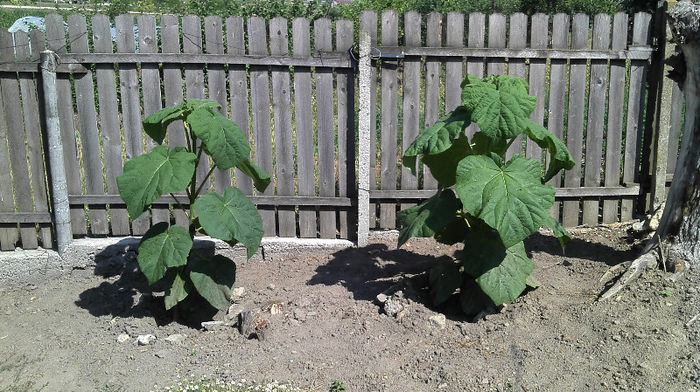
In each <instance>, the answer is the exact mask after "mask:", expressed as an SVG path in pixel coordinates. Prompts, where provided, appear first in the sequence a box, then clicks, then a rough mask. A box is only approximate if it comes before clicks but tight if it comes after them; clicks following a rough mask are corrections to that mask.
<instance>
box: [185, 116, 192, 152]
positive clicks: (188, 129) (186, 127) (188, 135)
mask: <svg viewBox="0 0 700 392" xmlns="http://www.w3.org/2000/svg"><path fill="white" fill-rule="evenodd" d="M183 125H184V126H185V131H187V135H186V137H185V140H186V141H187V150H189V151H193V149H192V142H191V140H192V139H193V137H192V136H193V135H192V131H191V130H190V124H188V123H187V121H183Z"/></svg>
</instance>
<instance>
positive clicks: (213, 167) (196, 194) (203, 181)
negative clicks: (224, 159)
mask: <svg viewBox="0 0 700 392" xmlns="http://www.w3.org/2000/svg"><path fill="white" fill-rule="evenodd" d="M214 169H216V166H212V167H211V169H209V172H208V173H207V175H206V176H204V179H203V180H202V183H201V184H199V188H197V192H195V193H194V197H193V199H196V198H197V196H199V193H200V192H201V191H202V188H204V184H206V182H207V180H208V179H209V177H211V174H212V173H214Z"/></svg>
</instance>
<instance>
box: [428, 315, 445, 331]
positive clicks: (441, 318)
mask: <svg viewBox="0 0 700 392" xmlns="http://www.w3.org/2000/svg"><path fill="white" fill-rule="evenodd" d="M429 320H430V323H431V324H433V325H434V326H436V327H439V328H440V329H442V328H445V325H446V323H447V319H445V315H444V314H436V315H433V316H430V319H429Z"/></svg>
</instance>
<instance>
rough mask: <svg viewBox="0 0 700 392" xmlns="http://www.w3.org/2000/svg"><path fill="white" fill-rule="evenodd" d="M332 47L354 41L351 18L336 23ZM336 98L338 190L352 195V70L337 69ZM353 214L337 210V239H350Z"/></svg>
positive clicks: (342, 48)
mask: <svg viewBox="0 0 700 392" xmlns="http://www.w3.org/2000/svg"><path fill="white" fill-rule="evenodd" d="M335 33H336V35H335V50H336V51H337V52H342V53H345V52H347V51H348V49H351V48H352V46H353V44H354V36H355V34H354V33H355V31H354V27H353V23H352V21H351V20H345V19H343V20H339V21H337V22H335ZM336 85H337V99H338V193H339V196H341V197H353V196H354V194H355V192H354V186H355V184H356V179H355V75H354V72H353V70H351V69H338V70H336ZM352 216H353V215H349V214H348V210H347V209H341V210H340V211H339V212H338V224H339V227H340V238H345V239H349V238H351V230H352V227H353V221H354V218H352Z"/></svg>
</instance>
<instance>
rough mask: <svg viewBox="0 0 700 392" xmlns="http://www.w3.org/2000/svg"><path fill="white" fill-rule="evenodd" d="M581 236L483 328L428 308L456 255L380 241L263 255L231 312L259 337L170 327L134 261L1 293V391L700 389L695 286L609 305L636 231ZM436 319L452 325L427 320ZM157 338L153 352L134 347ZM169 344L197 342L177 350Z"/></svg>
mask: <svg viewBox="0 0 700 392" xmlns="http://www.w3.org/2000/svg"><path fill="white" fill-rule="evenodd" d="M572 234H573V237H574V240H573V241H572V242H571V243H569V245H568V246H567V249H566V255H563V254H562V251H561V249H560V248H559V245H558V242H557V240H556V239H555V238H554V237H551V236H549V235H546V234H539V235H535V236H533V238H531V239H529V240H528V241H527V243H526V245H527V249H528V252H529V253H530V255H531V256H532V257H533V259H534V261H535V264H536V268H535V271H534V276H535V278H536V279H537V280H539V282H540V283H541V286H540V287H539V288H537V289H535V290H531V291H529V292H527V293H525V294H524V295H522V296H521V297H520V298H518V299H517V300H516V301H514V302H513V303H512V304H509V305H507V306H505V307H503V308H502V309H498V310H497V311H496V312H495V313H494V314H489V315H487V316H486V317H485V318H482V319H480V320H478V321H476V322H474V321H473V320H471V319H467V318H465V317H464V316H462V315H461V314H460V313H459V312H458V310H457V307H456V306H455V304H454V303H448V304H447V305H446V306H444V307H442V308H439V309H435V308H432V307H431V306H430V305H429V301H428V295H427V288H426V282H427V278H426V270H427V269H428V268H429V266H430V265H431V263H433V262H434V260H435V259H436V257H438V256H441V255H445V254H451V253H453V252H454V251H455V250H456V249H457V248H456V247H447V246H444V245H440V244H437V243H435V242H434V241H432V240H427V239H414V240H411V241H410V242H409V243H408V244H407V245H406V246H405V247H404V248H402V249H398V250H397V249H396V238H395V236H392V235H385V236H377V237H375V238H374V240H373V242H372V244H371V245H370V246H368V247H365V248H349V249H344V250H340V251H335V252H332V253H331V252H323V251H314V252H304V253H303V252H298V251H289V252H286V253H285V254H273V255H266V259H265V260H262V261H249V262H247V263H244V264H242V265H240V266H239V269H238V273H237V284H236V285H237V287H244V288H245V291H244V293H243V294H242V295H241V296H237V297H235V298H234V300H235V301H234V303H233V305H234V306H233V308H232V309H231V311H232V312H233V313H234V314H235V313H237V312H238V311H240V310H246V309H259V308H263V309H264V310H263V311H262V313H261V314H260V317H261V318H262V319H263V320H264V322H263V324H265V325H261V326H259V332H260V335H261V339H257V338H252V339H248V338H246V337H244V336H243V335H242V334H241V333H239V331H238V329H237V328H236V322H237V320H236V318H234V319H233V320H229V318H232V317H233V315H231V316H229V315H227V314H225V312H221V313H219V314H216V315H213V318H214V319H216V320H222V321H224V322H225V323H224V325H223V326H219V327H218V328H215V329H214V330H204V329H202V328H201V327H198V326H197V327H196V328H193V327H192V326H188V325H183V323H179V322H175V321H173V315H172V314H171V313H167V312H165V311H164V310H162V309H163V300H162V292H158V291H153V290H152V289H150V288H149V287H148V286H147V284H146V281H145V279H144V278H143V277H142V276H141V275H140V273H139V272H138V267H137V264H136V262H135V254H134V252H133V251H125V252H123V253H122V254H121V255H120V256H119V257H118V258H115V257H110V258H107V259H103V258H100V255H99V254H98V255H97V256H96V265H95V268H94V269H83V270H73V271H72V272H71V273H70V274H68V275H64V276H62V277H60V278H58V279H51V280H49V281H46V282H37V283H36V284H33V285H28V286H22V287H4V288H0V390H10V391H15V390H35V389H40V388H42V387H43V390H44V391H116V390H125V391H145V390H150V389H154V388H157V387H163V386H167V385H171V384H172V383H173V382H175V381H176V380H177V379H178V378H180V377H189V376H194V377H200V376H202V375H206V376H209V377H218V378H221V379H241V378H245V379H248V380H256V381H259V382H268V381H271V380H278V381H285V382H291V383H293V384H294V385H297V386H299V387H302V388H309V389H312V390H317V391H326V390H328V387H329V386H330V385H331V383H332V382H333V381H335V380H340V381H342V382H343V384H344V385H345V386H346V387H347V390H348V391H626V390H629V391H654V390H663V391H697V390H699V389H700V352H699V348H700V340H699V339H698V338H699V332H700V320H697V319H696V320H697V321H693V322H690V323H689V321H691V319H693V317H694V316H695V315H697V314H698V313H700V306H698V296H699V295H700V294H699V293H698V291H699V289H700V287H698V286H699V283H700V274H698V273H697V271H696V270H691V271H688V272H687V273H686V274H685V275H684V277H683V278H682V279H681V280H680V281H678V282H675V283H674V282H672V281H670V280H668V277H669V276H670V274H666V273H664V272H663V271H652V272H649V273H646V274H645V275H644V276H642V278H640V279H638V280H637V281H636V282H634V283H633V284H632V285H631V286H630V287H629V288H627V289H625V290H623V291H622V292H621V294H620V295H619V296H618V297H617V298H615V299H613V300H611V301H609V302H604V303H599V302H596V297H597V295H598V294H599V293H600V291H601V290H602V289H603V288H604V287H603V286H602V285H601V284H600V283H599V282H598V279H599V278H600V277H601V276H602V274H603V273H604V272H605V271H606V270H607V269H608V268H609V267H610V266H612V265H615V264H618V263H621V262H624V261H627V260H631V259H633V258H634V257H635V255H636V253H635V250H634V249H633V246H632V240H631V239H630V238H628V236H627V233H626V227H625V226H612V227H597V228H589V229H585V228H584V229H577V230H574V231H572ZM467 251H468V249H467ZM399 290H400V293H398V294H395V295H394V298H395V299H396V300H397V302H399V303H400V304H401V306H403V308H404V310H403V312H400V313H399V315H398V317H392V316H389V315H387V314H385V313H384V312H383V310H382V305H381V304H380V303H379V302H378V301H377V299H376V296H377V295H378V294H380V293H382V292H386V293H388V294H390V295H391V294H393V293H395V292H396V291H399ZM271 309H272V310H271ZM270 312H272V313H275V314H271V313H270ZM440 313H443V314H445V315H446V321H445V324H444V327H442V326H441V325H440V320H439V317H438V319H437V320H436V317H433V320H432V321H431V319H430V318H431V316H436V315H438V314H440ZM146 334H152V335H154V336H155V337H156V339H155V340H154V341H153V342H151V343H150V344H148V345H144V346H141V345H138V344H137V342H136V338H137V337H138V336H139V335H146ZM174 334H181V335H186V337H185V338H184V340H182V341H181V342H179V343H178V342H171V341H169V340H167V339H166V338H168V337H172V336H173V335H174ZM120 335H122V339H126V338H127V336H126V335H128V339H127V340H126V341H124V342H119V341H118V338H119V336H120Z"/></svg>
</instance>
